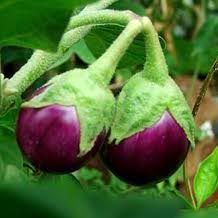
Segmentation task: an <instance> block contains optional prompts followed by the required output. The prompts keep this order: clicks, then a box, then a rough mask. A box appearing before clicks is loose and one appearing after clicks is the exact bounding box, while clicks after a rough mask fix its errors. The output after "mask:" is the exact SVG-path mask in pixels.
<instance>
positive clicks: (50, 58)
mask: <svg viewBox="0 0 218 218" xmlns="http://www.w3.org/2000/svg"><path fill="white" fill-rule="evenodd" d="M116 1H117V0H101V1H99V2H97V3H95V4H92V5H89V6H87V7H86V8H85V9H84V10H83V11H82V12H81V14H85V13H88V12H90V11H96V10H101V9H104V8H106V7H108V6H109V5H110V4H112V3H114V2H116ZM90 30H91V26H84V27H80V28H77V29H75V30H71V31H68V32H66V33H65V34H64V35H63V38H62V40H61V42H60V45H59V49H58V52H57V53H55V54H52V53H48V52H45V51H41V50H36V51H35V52H34V54H33V55H32V57H31V58H30V59H29V61H28V62H27V63H26V64H25V65H24V66H23V67H22V68H21V69H20V70H19V71H18V72H16V73H15V74H14V76H13V77H12V78H11V79H10V80H9V81H8V82H7V85H6V87H5V89H4V93H3V94H4V95H6V96H7V95H11V96H8V97H7V99H6V98H5V99H6V100H5V101H4V102H3V104H2V105H1V107H0V111H1V112H2V111H3V110H5V109H7V107H9V106H10V105H11V104H13V102H14V101H15V99H16V98H17V96H19V95H20V94H22V93H23V92H24V91H25V90H26V89H27V88H28V87H29V86H30V85H31V84H32V83H33V82H34V81H35V80H36V79H38V78H39V77H40V76H41V75H43V74H44V73H45V72H46V71H47V70H48V69H49V68H50V67H51V66H52V65H53V64H54V63H55V62H57V61H58V60H59V59H60V58H61V57H63V55H64V54H65V52H66V51H67V50H68V49H69V48H70V47H71V46H72V45H73V44H74V43H76V42H77V41H79V40H80V39H82V38H83V37H84V36H85V35H86V34H88V32H89V31H90Z"/></svg>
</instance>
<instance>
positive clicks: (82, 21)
mask: <svg viewBox="0 0 218 218" xmlns="http://www.w3.org/2000/svg"><path fill="white" fill-rule="evenodd" d="M135 17H136V15H135V14H134V13H132V12H131V11H115V10H102V11H93V12H90V13H88V14H79V15H77V16H74V17H72V18H71V20H70V23H69V25H68V30H70V29H75V28H77V27H80V26H85V25H90V24H106V23H109V24H117V25H126V24H128V23H129V21H130V20H132V19H133V18H135Z"/></svg>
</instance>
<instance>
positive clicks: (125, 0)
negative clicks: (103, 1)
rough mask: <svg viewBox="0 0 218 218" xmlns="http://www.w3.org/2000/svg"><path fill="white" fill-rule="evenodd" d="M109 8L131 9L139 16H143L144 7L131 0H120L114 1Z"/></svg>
mask: <svg viewBox="0 0 218 218" xmlns="http://www.w3.org/2000/svg"><path fill="white" fill-rule="evenodd" d="M110 8H113V9H116V10H131V11H132V12H134V13H136V14H138V15H140V16H145V8H144V7H143V6H142V5H141V4H139V3H137V2H134V1H132V0H122V1H118V2H115V3H114V4H113V5H111V7H110Z"/></svg>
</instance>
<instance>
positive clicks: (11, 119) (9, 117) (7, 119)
mask: <svg viewBox="0 0 218 218" xmlns="http://www.w3.org/2000/svg"><path fill="white" fill-rule="evenodd" d="M17 113H18V110H17V108H16V109H11V110H9V111H8V112H7V113H6V114H5V115H4V116H0V128H1V127H2V128H6V129H8V130H10V131H12V132H14V130H15V125H16V118H17Z"/></svg>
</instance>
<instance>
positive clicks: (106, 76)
mask: <svg viewBox="0 0 218 218" xmlns="http://www.w3.org/2000/svg"><path fill="white" fill-rule="evenodd" d="M142 28H143V27H142V23H141V21H140V19H137V18H136V19H133V20H132V21H130V22H129V24H128V25H127V26H126V28H125V29H124V30H123V32H122V33H121V34H120V35H119V37H118V38H117V39H116V40H115V41H114V42H113V44H112V45H111V46H110V47H109V48H108V50H107V51H106V52H105V53H104V54H103V55H102V56H101V57H100V58H99V59H98V60H97V61H95V62H94V63H93V64H92V65H91V66H90V67H89V70H90V71H91V72H90V76H91V77H92V78H94V79H95V80H97V81H99V82H101V83H103V84H104V85H108V84H109V82H110V80H111V78H112V76H113V74H114V72H115V70H116V68H117V65H118V63H119V62H120V59H121V58H122V57H123V55H124V53H125V52H126V50H127V49H128V47H129V45H130V44H131V43H132V42H133V40H134V38H135V37H136V36H137V35H138V34H139V33H140V32H141V31H142Z"/></svg>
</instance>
